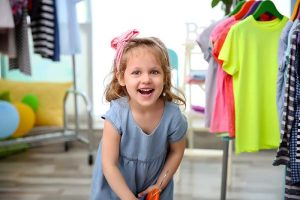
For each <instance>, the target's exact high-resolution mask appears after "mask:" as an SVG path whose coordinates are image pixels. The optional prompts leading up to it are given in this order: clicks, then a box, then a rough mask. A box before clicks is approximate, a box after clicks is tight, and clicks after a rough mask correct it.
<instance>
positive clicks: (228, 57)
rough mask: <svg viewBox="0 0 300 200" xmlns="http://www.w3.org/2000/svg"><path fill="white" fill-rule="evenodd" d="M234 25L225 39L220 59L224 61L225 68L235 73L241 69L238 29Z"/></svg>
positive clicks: (228, 71)
mask: <svg viewBox="0 0 300 200" xmlns="http://www.w3.org/2000/svg"><path fill="white" fill-rule="evenodd" d="M234 27H235V26H233V27H232V28H231V29H230V30H229V32H228V34H227V36H226V39H225V42H224V44H223V46H222V48H221V51H220V54H219V57H218V59H219V60H222V61H223V70H224V71H225V72H226V73H228V74H230V75H234V74H235V73H237V72H238V71H239V64H238V57H239V55H238V51H237V50H238V48H237V36H236V29H235V28H234Z"/></svg>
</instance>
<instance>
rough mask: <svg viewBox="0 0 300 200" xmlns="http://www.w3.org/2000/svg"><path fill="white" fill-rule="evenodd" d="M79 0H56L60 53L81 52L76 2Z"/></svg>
mask: <svg viewBox="0 0 300 200" xmlns="http://www.w3.org/2000/svg"><path fill="white" fill-rule="evenodd" d="M80 1H81V0H67V1H61V0H56V4H57V17H58V26H59V38H60V46H59V47H60V53H61V54H62V55H74V54H79V53H80V52H81V40H80V32H79V23H78V20H77V11H76V4H77V3H78V2H80Z"/></svg>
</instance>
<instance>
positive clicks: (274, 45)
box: [198, 1, 288, 153]
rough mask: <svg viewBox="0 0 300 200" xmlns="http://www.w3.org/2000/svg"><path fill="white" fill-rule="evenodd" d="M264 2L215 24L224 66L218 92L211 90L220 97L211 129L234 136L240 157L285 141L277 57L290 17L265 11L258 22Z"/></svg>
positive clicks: (216, 49)
mask: <svg viewBox="0 0 300 200" xmlns="http://www.w3.org/2000/svg"><path fill="white" fill-rule="evenodd" d="M262 4H264V3H261V2H259V1H257V2H256V1H246V2H245V3H244V4H243V6H242V7H241V8H240V10H239V11H238V12H236V13H235V14H233V15H230V16H228V17H227V18H226V19H224V20H222V21H220V22H219V23H218V24H217V25H215V26H214V28H213V30H212V31H211V34H210V39H209V41H210V43H211V48H212V49H211V56H212V57H213V59H214V61H215V62H216V63H217V65H218V66H217V72H216V73H215V75H214V76H215V80H216V84H215V88H213V90H212V94H211V93H210V92H211V91H210V90H208V91H206V95H207V96H210V95H212V97H214V100H213V101H212V102H214V105H213V107H212V110H211V113H210V124H209V131H210V132H211V133H214V134H217V135H220V134H222V136H224V133H225V135H226V136H229V137H230V138H234V139H235V151H236V153H242V152H257V151H260V150H263V149H275V148H277V147H278V146H279V141H280V131H279V130H280V129H279V122H278V114H277V107H276V101H275V99H276V80H277V71H278V69H277V68H278V65H277V55H278V42H279V38H280V35H281V32H282V30H283V28H284V27H285V24H286V23H287V21H288V18H287V17H284V16H281V15H279V14H276V13H275V12H274V13H272V12H273V11H269V12H270V13H272V14H273V15H269V14H265V13H262V15H260V17H259V18H258V19H255V18H254V17H253V14H255V12H256V11H257V10H259V9H261V5H262ZM268 6H269V5H268ZM266 11H268V10H266ZM202 34H203V33H201V34H200V35H202ZM199 37H200V36H199ZM198 44H199V42H198ZM266 44H268V45H266ZM199 46H200V45H199ZM200 47H201V46H200ZM201 50H202V52H203V53H204V49H203V48H202V49H201ZM209 67H210V66H209ZM209 70H211V69H209ZM207 98H208V97H207ZM207 116H208V115H205V117H207ZM206 120H208V119H206Z"/></svg>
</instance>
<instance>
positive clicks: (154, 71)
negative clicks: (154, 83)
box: [151, 70, 159, 75]
mask: <svg viewBox="0 0 300 200" xmlns="http://www.w3.org/2000/svg"><path fill="white" fill-rule="evenodd" d="M151 74H154V75H157V74H159V71H157V70H153V71H151Z"/></svg>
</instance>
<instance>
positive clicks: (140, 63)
mask: <svg viewBox="0 0 300 200" xmlns="http://www.w3.org/2000/svg"><path fill="white" fill-rule="evenodd" d="M137 34H138V31H137V30H131V31H128V32H127V33H125V34H123V35H122V36H120V37H118V38H115V39H114V40H113V41H112V47H113V48H115V49H116V56H115V60H114V66H113V72H112V73H113V78H112V81H111V83H110V84H109V85H108V87H107V89H106V91H105V97H106V100H107V101H108V102H110V109H109V110H108V111H107V112H106V114H105V115H104V116H103V117H102V118H103V119H105V121H104V129H103V137H102V140H101V143H100V145H99V149H98V156H97V159H96V163H95V168H94V173H93V182H92V192H91V200H117V199H122V200H137V199H146V195H147V193H149V192H150V191H151V190H152V189H158V190H159V191H160V199H161V200H172V199H173V186H174V184H173V179H172V177H173V175H174V173H175V172H176V170H177V168H178V166H179V164H180V162H181V160H182V157H183V153H184V149H185V134H186V131H187V120H186V118H185V116H184V115H183V114H182V113H181V111H180V109H179V105H185V100H184V98H181V97H180V96H178V95H176V94H175V93H174V92H173V91H172V90H171V88H172V84H171V67H170V62H169V57H168V52H167V49H166V47H165V45H164V44H163V43H162V42H161V41H160V40H159V39H157V38H153V37H149V38H136V35H137Z"/></svg>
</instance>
